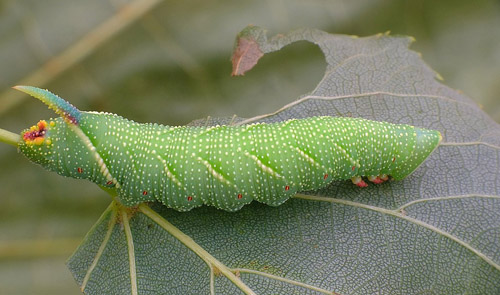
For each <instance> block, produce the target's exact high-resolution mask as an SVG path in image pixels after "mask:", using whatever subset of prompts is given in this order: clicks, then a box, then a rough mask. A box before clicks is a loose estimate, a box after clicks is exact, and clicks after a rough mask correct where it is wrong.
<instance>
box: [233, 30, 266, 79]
mask: <svg viewBox="0 0 500 295" xmlns="http://www.w3.org/2000/svg"><path fill="white" fill-rule="evenodd" d="M237 42H238V43H237V46H236V47H235V49H234V51H233V56H232V58H231V61H232V63H233V72H232V73H231V75H232V76H243V75H244V74H245V73H246V72H247V71H249V70H250V69H252V68H253V67H254V66H255V65H256V64H257V62H258V61H259V59H260V58H261V57H262V56H263V55H264V53H262V51H261V50H260V47H259V44H258V43H257V42H256V41H255V39H253V37H251V36H248V35H247V36H244V37H240V38H238V41H237Z"/></svg>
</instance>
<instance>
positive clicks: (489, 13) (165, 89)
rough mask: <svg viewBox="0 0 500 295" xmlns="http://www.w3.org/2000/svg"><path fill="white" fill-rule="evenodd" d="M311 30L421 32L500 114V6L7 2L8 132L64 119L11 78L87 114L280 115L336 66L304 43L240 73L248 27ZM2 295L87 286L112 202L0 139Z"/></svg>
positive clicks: (169, 118)
mask: <svg viewBox="0 0 500 295" xmlns="http://www.w3.org/2000/svg"><path fill="white" fill-rule="evenodd" d="M248 24H255V25H259V26H262V27H265V28H267V29H269V31H270V34H273V35H274V34H276V33H281V32H287V31H290V30H292V29H295V28H300V27H316V28H319V29H322V30H325V31H328V32H331V33H339V34H352V35H359V36H367V35H372V34H376V33H380V32H386V31H391V32H392V34H403V35H411V36H414V37H415V38H416V40H417V42H416V43H414V44H413V45H412V49H414V50H416V51H418V52H421V53H422V55H423V58H424V59H425V60H426V62H427V63H428V64H430V65H431V67H433V68H434V69H435V70H436V71H437V72H438V73H440V74H441V76H442V77H443V78H444V83H446V84H447V85H449V86H451V87H453V88H458V89H460V90H462V91H464V92H465V93H466V94H467V95H468V96H470V97H471V98H472V99H474V100H475V101H476V102H477V103H479V104H480V105H482V106H483V107H484V110H485V111H486V112H487V113H489V114H490V115H491V116H492V118H493V119H495V120H496V121H497V122H500V2H499V1H493V0H479V1H466V0H461V1H455V0H453V1H452V0H446V1H431V0H428V1H400V0H392V1H391V0H380V1H378V0H358V1H347V0H346V1H340V0H337V1H326V0H308V1H299V0H295V1H293V0H292V1H284V0H267V1H265V0H258V1H234V0H233V1H229V0H219V1H210V0H209V1H199V0H197V1H158V0H135V1H127V0H108V1H103V0H86V1H76V0H67V1H55V0H49V1H47V0H45V1H38V0H16V1H14V0H12V1H9V0H3V1H1V0H0V128H3V129H7V130H10V131H13V132H16V133H17V132H19V131H20V130H21V129H23V128H26V127H29V126H31V125H33V124H34V123H36V122H37V121H38V120H39V119H42V118H49V117H52V116H54V115H53V114H52V113H51V112H50V111H49V110H48V109H47V108H46V107H45V106H44V105H42V104H41V103H40V102H38V101H36V100H34V99H28V98H27V97H26V96H23V95H21V94H18V93H16V92H15V91H14V90H11V89H10V87H11V86H13V85H16V84H30V85H33V86H41V87H45V88H49V89H50V90H52V91H53V92H55V93H57V94H59V95H60V96H62V97H64V98H66V99H68V100H70V101H71V103H73V104H74V105H76V106H77V107H78V108H80V109H82V110H99V111H108V112H113V113H118V114H120V115H123V116H125V117H128V118H130V119H134V120H136V121H142V122H146V121H152V122H159V123H164V124H186V123H188V122H189V121H191V120H193V119H198V118H202V117H206V116H232V115H233V114H237V115H239V116H241V117H250V116H254V115H258V114H262V113H267V112H271V111H273V110H275V109H277V108H279V107H281V106H282V105H284V104H286V103H288V102H291V101H293V100H294V99H296V98H297V97H298V96H300V95H301V94H304V93H307V92H308V91H310V90H312V89H313V88H314V86H315V85H316V83H317V82H318V81H319V80H320V79H321V77H322V75H323V72H324V68H325V64H324V63H323V60H322V55H321V52H320V51H319V49H318V48H316V47H315V46H314V45H311V44H307V43H298V44H295V45H293V46H290V47H287V48H285V49H284V50H283V51H282V52H278V53H273V54H270V55H269V56H266V57H264V58H263V59H262V60H261V61H260V62H259V65H258V66H257V67H256V68H255V69H254V70H252V71H250V72H249V73H247V74H246V76H245V77H243V78H242V77H238V78H235V77H230V72H231V65H230V62H229V59H230V55H231V50H232V46H233V42H234V41H233V40H234V37H235V35H236V34H237V33H238V32H239V31H240V30H241V29H242V28H243V27H245V26H246V25H248ZM0 167H1V169H0V294H79V289H78V286H77V285H76V283H75V282H74V281H73V279H72V277H71V274H70V272H69V271H68V270H67V269H66V266H65V264H64V262H65V260H66V259H67V258H68V256H69V255H70V254H71V253H72V252H73V251H74V249H75V248H76V246H77V245H78V244H79V242H80V241H81V239H82V238H83V237H84V235H85V233H86V232H87V231H88V229H89V228H90V227H91V226H92V224H93V223H94V222H95V221H96V220H97V218H98V217H99V215H100V214H101V212H102V211H103V210H104V208H105V207H106V206H107V205H108V203H109V201H110V200H109V197H107V195H106V194H105V193H104V192H102V191H100V190H99V189H98V188H97V187H96V186H94V185H92V184H90V183H88V182H84V181H77V180H72V179H66V178H62V177H60V176H57V175H55V174H52V173H48V172H45V171H43V170H42V169H41V168H40V167H37V166H35V165H33V164H31V163H29V162H28V161H27V160H26V159H24V158H23V156H22V155H20V154H19V153H17V152H16V149H15V148H13V147H12V146H8V145H5V144H0Z"/></svg>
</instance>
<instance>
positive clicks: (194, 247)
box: [138, 204, 255, 295]
mask: <svg viewBox="0 0 500 295" xmlns="http://www.w3.org/2000/svg"><path fill="white" fill-rule="evenodd" d="M138 209H139V210H140V211H141V212H142V213H144V215H146V216H147V217H149V218H151V220H153V221H154V222H156V223H157V224H158V225H159V226H161V227H163V228H164V229H165V230H166V231H167V232H169V233H170V234H171V235H172V236H174V237H175V238H176V239H178V240H179V241H180V242H181V243H183V244H184V245H186V246H187V247H188V248H189V249H191V251H193V252H194V253H196V255H198V256H199V257H200V258H202V259H203V260H204V261H205V262H207V263H208V264H209V265H213V266H214V267H215V268H217V269H218V270H219V271H220V272H221V273H222V274H223V275H224V276H226V277H227V278H228V279H229V280H230V281H231V282H233V283H234V284H235V285H236V286H237V287H238V288H240V290H241V291H243V293H244V294H247V295H255V292H254V291H253V290H252V289H250V287H248V286H247V285H245V283H243V281H241V280H240V279H239V278H238V277H237V276H236V275H235V274H234V273H233V272H232V271H231V270H230V269H229V268H228V267H227V266H225V265H224V264H223V263H222V262H220V261H219V260H217V259H216V258H215V257H213V256H212V255H210V253H208V252H207V251H206V250H205V249H203V248H202V247H201V246H200V245H198V244H197V243H196V242H195V241H194V240H193V239H192V238H191V237H189V236H188V235H186V234H185V233H183V232H182V231H180V230H179V229H178V228H177V227H175V226H174V225H173V224H171V223H170V222H168V221H167V220H165V219H164V218H163V217H162V216H161V215H159V214H158V213H156V212H155V211H154V210H153V209H151V208H150V207H149V206H147V205H145V204H141V205H139V207H138Z"/></svg>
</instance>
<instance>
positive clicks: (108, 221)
mask: <svg viewBox="0 0 500 295" xmlns="http://www.w3.org/2000/svg"><path fill="white" fill-rule="evenodd" d="M239 36H240V37H241V38H243V37H244V38H245V41H244V42H239V40H237V42H236V48H235V52H236V55H235V56H233V63H234V61H236V63H237V64H238V62H240V61H242V60H244V59H245V58H247V60H246V61H245V62H244V63H241V62H240V63H239V64H240V65H242V64H243V65H244V66H240V67H239V68H237V70H236V71H234V72H233V74H243V73H244V72H245V71H247V70H249V69H251V68H252V67H253V66H255V64H256V63H257V61H258V59H259V58H260V57H261V55H262V54H266V53H269V52H273V51H277V50H280V49H281V48H282V47H284V46H286V45H289V44H291V43H293V42H296V41H301V40H306V41H309V42H312V43H315V44H317V45H318V46H319V47H320V49H321V50H322V52H323V54H324V55H325V60H326V62H327V68H326V72H325V75H324V77H323V79H322V80H321V81H320V82H319V84H318V85H317V87H316V88H315V89H314V90H313V91H312V92H311V93H309V94H306V95H304V96H302V97H301V98H299V99H298V100H296V101H294V102H291V103H290V104H288V105H286V106H284V107H283V108H282V109H279V110H277V111H276V112H273V113H270V114H267V115H262V116H258V117H254V118H250V119H242V118H232V119H224V118H211V119H207V120H199V121H196V122H194V123H193V125H215V124H224V123H226V124H229V123H231V124H246V123H253V122H267V123H269V122H277V121H282V120H286V119H290V118H305V117H310V116H319V115H328V116H352V117H362V118H366V119H372V120H378V121H388V122H392V123H406V124H411V125H415V126H418V127H424V128H429V129H436V130H439V131H440V132H441V133H442V134H443V138H444V140H443V143H442V144H441V145H440V146H439V148H438V149H437V150H436V151H435V152H434V153H433V154H432V155H431V156H430V157H429V158H428V159H427V160H426V161H425V162H424V164H423V165H422V166H421V167H420V168H419V169H417V171H415V173H414V174H412V175H411V176H410V177H408V178H406V179H405V180H403V181H398V182H396V181H392V182H388V183H384V184H382V185H370V186H369V187H367V188H365V189H359V188H357V187H355V186H353V185H352V183H349V182H346V181H337V182H333V183H332V184H331V185H330V186H328V187H326V188H324V189H321V190H319V191H316V192H306V193H301V194H298V195H297V196H296V197H295V198H293V199H291V200H289V201H287V202H286V203H285V204H283V205H281V206H279V207H269V206H265V205H262V204H259V203H256V202H254V203H252V204H250V205H248V206H245V207H244V208H243V209H241V210H240V211H238V212H235V213H228V212H224V211H220V210H216V209H214V208H210V207H201V208H198V209H194V210H192V211H190V212H187V213H180V212H176V211H174V210H171V209H168V208H165V207H163V206H160V205H158V204H143V205H141V206H139V208H137V209H136V210H130V209H127V208H124V207H122V206H120V205H119V204H116V203H114V202H113V203H112V204H111V205H110V206H109V207H108V209H107V210H106V211H105V212H104V213H103V215H102V217H101V218H100V219H99V221H98V222H97V223H96V225H95V226H94V227H93V228H92V230H91V231H90V232H89V233H88V235H87V237H86V238H85V240H84V241H83V243H82V244H81V245H80V247H79V248H78V249H77V250H76V252H75V253H74V254H73V256H72V257H71V258H70V259H69V260H68V267H69V268H70V270H71V272H72V273H73V275H74V277H75V279H76V281H77V282H78V283H79V284H80V286H82V289H83V291H84V292H85V293H86V294H424V293H425V294H498V293H499V292H500V197H499V191H500V190H499V186H500V179H499V172H500V163H499V161H500V153H499V150H500V128H499V126H498V124H496V123H495V122H494V121H492V120H491V119H490V118H488V117H487V115H486V114H485V113H484V112H483V111H481V110H480V109H479V108H478V107H477V106H476V105H475V104H474V103H473V102H472V101H471V100H469V99H468V98H467V97H465V96H464V95H462V94H460V93H458V92H457V91H454V90H452V89H450V88H448V87H446V86H444V85H443V84H441V83H439V82H438V81H436V79H435V77H436V74H435V73H434V72H433V70H432V69H431V68H429V67H428V66H427V65H426V64H425V63H424V62H423V61H422V60H421V58H420V57H419V55H418V54H417V53H415V52H413V51H410V50H409V49H408V46H409V44H410V43H411V39H410V38H407V37H392V36H387V35H377V36H372V37H367V38H356V37H352V36H343V35H331V34H328V33H325V32H322V31H318V30H307V29H306V30H299V31H294V32H291V33H288V34H286V35H279V36H276V37H273V38H271V39H268V38H267V35H266V32H265V31H264V30H262V29H261V28H258V27H247V28H246V29H245V30H244V31H242V33H240V35H239ZM238 44H244V45H245V46H248V44H251V50H245V48H243V49H242V48H239V47H238ZM246 49H248V48H246ZM238 50H239V51H238ZM245 52H250V53H251V56H245ZM256 53H262V54H256Z"/></svg>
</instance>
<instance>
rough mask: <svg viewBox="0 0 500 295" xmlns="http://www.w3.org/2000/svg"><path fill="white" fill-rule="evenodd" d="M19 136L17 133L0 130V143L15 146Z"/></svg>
mask: <svg viewBox="0 0 500 295" xmlns="http://www.w3.org/2000/svg"><path fill="white" fill-rule="evenodd" d="M20 139H21V136H20V135H19V134H17V133H13V132H10V131H7V130H5V129H2V128H0V142H5V143H8V144H10V145H13V146H17V145H18V143H19V140H20Z"/></svg>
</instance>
